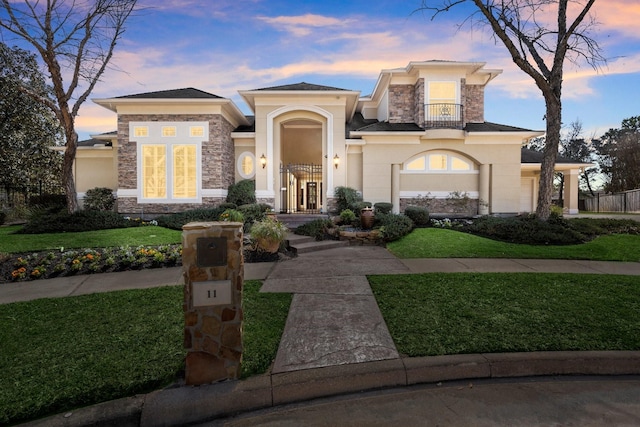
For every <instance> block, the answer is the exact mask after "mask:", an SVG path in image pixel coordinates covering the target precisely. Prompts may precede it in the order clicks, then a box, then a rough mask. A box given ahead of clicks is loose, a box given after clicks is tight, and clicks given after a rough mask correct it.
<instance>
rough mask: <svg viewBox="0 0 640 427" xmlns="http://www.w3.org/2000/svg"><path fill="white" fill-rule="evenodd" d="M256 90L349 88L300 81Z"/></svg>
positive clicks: (327, 89) (330, 89)
mask: <svg viewBox="0 0 640 427" xmlns="http://www.w3.org/2000/svg"><path fill="white" fill-rule="evenodd" d="M254 90H291V91H298V90H299V91H332V90H344V91H347V90H348V89H341V88H339V87H331V86H322V85H316V84H313V83H306V82H300V83H293V84H289V85H282V86H272V87H265V88H260V89H254Z"/></svg>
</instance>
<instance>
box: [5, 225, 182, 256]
mask: <svg viewBox="0 0 640 427" xmlns="http://www.w3.org/2000/svg"><path fill="white" fill-rule="evenodd" d="M19 229H20V226H11V227H0V252H6V253H16V252H32V251H44V250H49V249H60V248H65V249H77V248H110V247H117V246H141V245H144V246H158V245H167V244H173V243H180V242H181V241H182V232H181V231H178V230H170V229H168V228H163V227H158V226H142V227H130V228H116V229H112V230H97V231H84V232H79V233H48V234H13V233H15V232H16V231H17V230H19Z"/></svg>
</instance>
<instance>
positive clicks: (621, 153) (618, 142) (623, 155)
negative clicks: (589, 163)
mask: <svg viewBox="0 0 640 427" xmlns="http://www.w3.org/2000/svg"><path fill="white" fill-rule="evenodd" d="M595 147H596V151H597V152H598V156H599V165H600V171H601V172H602V173H603V175H604V176H605V180H606V182H605V185H604V190H605V191H607V192H611V193H615V192H620V191H627V190H634V189H637V188H640V116H634V117H629V118H627V119H624V120H623V121H622V126H621V127H620V129H609V130H608V131H607V133H605V134H604V135H603V136H602V138H601V139H600V140H597V141H595Z"/></svg>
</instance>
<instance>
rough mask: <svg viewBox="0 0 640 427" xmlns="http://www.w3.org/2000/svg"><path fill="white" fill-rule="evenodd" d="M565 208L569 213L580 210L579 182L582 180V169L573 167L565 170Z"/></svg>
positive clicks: (572, 213)
mask: <svg viewBox="0 0 640 427" xmlns="http://www.w3.org/2000/svg"><path fill="white" fill-rule="evenodd" d="M563 173H564V194H563V196H564V202H563V203H564V206H563V207H564V208H565V209H567V213H569V214H570V215H574V214H577V213H579V210H578V182H579V181H580V175H579V173H580V170H579V169H571V170H569V171H564V172H563Z"/></svg>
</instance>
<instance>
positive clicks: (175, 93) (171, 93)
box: [116, 87, 224, 99]
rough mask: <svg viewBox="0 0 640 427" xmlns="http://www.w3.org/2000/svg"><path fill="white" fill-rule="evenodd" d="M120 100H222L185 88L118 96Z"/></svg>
mask: <svg viewBox="0 0 640 427" xmlns="http://www.w3.org/2000/svg"><path fill="white" fill-rule="evenodd" d="M116 98H120V99H224V98H222V97H221V96H218V95H214V94H212V93H209V92H205V91H203V90H200V89H195V88H192V87H187V88H183V89H170V90H160V91H157V92H146V93H138V94H134V95H125V96H118V97H116Z"/></svg>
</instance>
